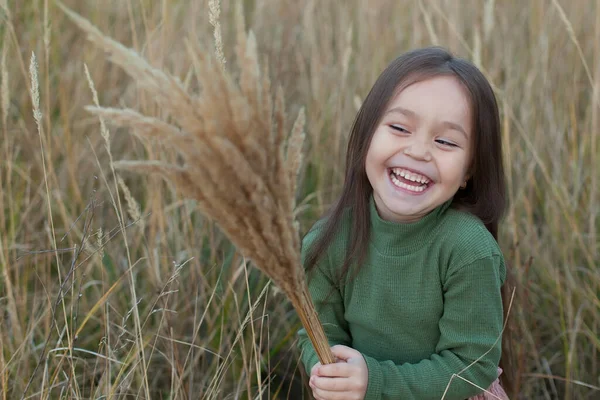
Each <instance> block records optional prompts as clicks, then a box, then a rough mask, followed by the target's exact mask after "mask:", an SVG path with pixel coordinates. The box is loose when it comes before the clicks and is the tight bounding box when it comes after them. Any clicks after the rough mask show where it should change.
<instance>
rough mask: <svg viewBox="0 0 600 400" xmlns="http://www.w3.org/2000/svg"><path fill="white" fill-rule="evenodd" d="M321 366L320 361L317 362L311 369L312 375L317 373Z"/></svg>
mask: <svg viewBox="0 0 600 400" xmlns="http://www.w3.org/2000/svg"><path fill="white" fill-rule="evenodd" d="M320 366H321V363H320V362H318V363H316V364H315V365H314V366H313V367H312V368H311V370H310V376H313V375H317V371H318V370H319V367H320Z"/></svg>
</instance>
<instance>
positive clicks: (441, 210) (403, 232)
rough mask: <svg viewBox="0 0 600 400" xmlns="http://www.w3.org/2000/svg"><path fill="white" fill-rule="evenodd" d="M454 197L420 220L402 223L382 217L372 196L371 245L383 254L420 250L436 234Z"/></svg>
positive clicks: (392, 254)
mask: <svg viewBox="0 0 600 400" xmlns="http://www.w3.org/2000/svg"><path fill="white" fill-rule="evenodd" d="M451 203H452V199H450V200H448V201H446V202H445V203H443V204H441V205H440V206H438V207H437V208H435V209H434V210H433V211H431V212H430V213H429V214H427V215H425V216H424V217H423V218H421V219H420V220H418V221H415V222H409V223H400V222H392V221H386V220H384V219H382V218H381V216H380V215H379V213H378V212H377V208H376V206H375V200H374V198H373V196H371V198H370V201H369V209H370V218H371V240H370V242H371V246H372V247H374V248H375V250H377V252H379V253H380V254H382V255H389V256H395V255H403V254H408V253H411V252H414V251H417V250H419V249H420V248H422V247H423V246H425V245H427V244H429V243H430V242H431V240H432V239H433V238H434V237H435V236H436V235H435V232H436V231H437V230H438V228H439V226H440V224H439V222H440V220H441V218H442V216H443V215H444V214H445V212H446V210H447V209H448V208H449V207H450V204H451Z"/></svg>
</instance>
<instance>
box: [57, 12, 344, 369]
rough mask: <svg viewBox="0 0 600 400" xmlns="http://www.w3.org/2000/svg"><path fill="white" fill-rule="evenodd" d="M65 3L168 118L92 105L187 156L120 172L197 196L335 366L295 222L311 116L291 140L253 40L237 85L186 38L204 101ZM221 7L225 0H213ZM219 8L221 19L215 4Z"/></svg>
mask: <svg viewBox="0 0 600 400" xmlns="http://www.w3.org/2000/svg"><path fill="white" fill-rule="evenodd" d="M213 3H214V2H213ZM59 4H60V3H59ZM60 6H61V7H62V8H63V10H64V11H65V13H66V14H67V15H68V16H69V17H71V19H72V20H73V21H74V22H75V23H76V24H77V25H78V26H79V27H80V28H81V29H82V30H84V31H85V33H86V34H87V36H88V39H89V40H90V41H91V42H93V43H94V44H95V45H97V46H99V47H101V48H102V49H103V50H104V51H105V52H106V53H107V54H108V56H109V58H110V60H111V61H112V62H113V63H115V64H117V65H119V66H120V67H121V68H123V70H125V71H126V72H127V73H128V74H129V75H130V76H131V77H133V78H134V79H135V80H136V81H137V83H138V85H139V86H140V87H141V88H143V89H145V90H146V91H147V92H148V93H149V94H150V95H151V96H152V97H153V98H154V99H155V100H156V102H157V103H158V105H159V106H160V107H161V108H162V109H163V110H164V111H165V112H167V113H168V119H165V120H159V119H157V118H154V117H149V116H145V115H142V114H140V113H139V112H137V111H134V110H128V109H115V108H103V107H99V106H98V105H96V106H93V107H87V109H88V110H89V111H91V112H92V113H94V114H97V115H99V116H101V117H103V118H104V119H106V120H107V121H111V122H112V123H114V124H116V125H119V126H128V127H130V128H131V129H132V130H133V132H134V133H135V134H136V135H138V136H140V137H144V138H152V139H157V140H160V141H162V142H164V143H165V144H166V145H168V146H171V147H172V148H174V149H175V150H177V151H178V152H179V153H180V154H181V155H182V157H183V159H184V163H183V164H182V165H173V164H167V163H164V162H162V161H159V160H150V161H133V160H131V161H120V162H115V166H117V167H118V168H124V169H129V170H133V171H138V172H143V173H157V174H160V175H162V176H163V177H164V178H165V179H166V180H167V181H169V182H170V183H171V184H173V185H174V186H175V187H176V188H177V189H179V190H180V192H181V193H182V194H183V195H184V196H185V197H188V198H193V199H195V200H197V202H198V205H199V207H200V208H201V210H202V211H203V212H204V213H205V214H206V215H207V216H209V217H210V218H211V219H213V220H214V221H216V222H217V223H218V224H219V226H220V227H221V229H222V230H223V232H224V233H225V234H226V235H227V236H228V237H229V238H230V240H231V241H232V242H233V243H234V244H235V245H236V246H237V248H238V249H239V250H240V251H241V252H242V253H243V254H244V255H245V256H246V257H248V258H250V259H251V260H252V261H253V262H254V264H255V265H256V266H257V267H259V268H260V269H261V270H262V271H263V272H264V273H266V274H267V275H268V276H269V277H270V278H271V279H272V280H273V282H274V283H275V284H276V285H277V286H279V287H280V288H281V289H282V290H283V292H284V293H285V294H286V295H287V296H288V298H289V300H290V301H291V303H292V304H293V306H294V307H295V309H296V310H297V312H298V314H299V316H300V319H301V321H302V323H303V325H304V327H305V328H306V330H307V332H308V334H309V336H310V338H311V340H312V342H313V345H314V346H315V348H316V350H317V353H318V355H319V358H320V361H321V362H322V363H324V364H325V363H331V362H334V358H333V356H332V355H331V352H330V350H329V344H328V341H327V338H326V337H325V334H324V332H323V329H322V326H321V324H320V322H319V320H318V317H317V314H316V312H315V309H314V306H313V304H312V301H311V298H310V294H309V292H308V288H307V285H306V279H305V273H304V269H303V268H302V266H301V263H300V237H299V232H298V224H297V222H296V221H295V218H294V209H295V206H296V205H295V191H296V185H297V174H298V170H299V168H300V166H301V164H302V146H303V143H304V124H305V116H304V110H303V109H302V110H300V112H299V114H298V116H297V118H296V122H295V123H294V125H293V128H292V130H291V133H290V134H289V135H288V134H287V132H286V127H285V121H286V110H285V103H284V96H283V92H282V90H281V88H278V90H277V91H276V93H277V94H276V96H275V99H274V101H273V99H272V94H271V82H270V80H269V77H268V72H267V71H266V70H264V69H261V67H260V65H259V62H258V55H257V45H256V39H255V37H254V35H253V34H252V33H251V32H250V33H249V34H246V32H245V30H243V31H241V32H240V31H239V30H238V32H237V46H236V56H237V63H238V67H239V79H238V80H237V81H236V80H234V78H233V76H232V74H231V73H230V72H229V71H228V70H226V69H225V68H224V62H223V61H224V60H219V59H217V57H216V56H214V55H213V54H212V52H210V51H204V50H203V49H200V48H199V47H198V45H197V44H195V43H189V42H187V43H186V45H187V51H188V54H189V56H190V58H191V60H192V63H193V67H194V71H195V77H196V79H197V80H198V82H199V84H200V87H201V92H200V93H199V94H198V95H191V94H189V93H187V91H186V90H185V89H184V87H183V85H182V83H181V82H180V80H179V79H178V78H176V77H173V76H171V75H170V74H168V73H165V72H164V71H162V70H159V69H157V68H154V67H153V66H151V65H150V64H149V63H148V62H147V61H146V60H145V59H143V58H142V57H141V56H140V55H138V54H137V53H136V52H134V51H133V50H131V49H128V48H126V47H124V46H123V45H121V44H120V43H118V42H116V41H114V40H112V39H110V38H108V37H106V36H104V35H103V34H102V33H101V32H100V31H99V30H98V29H96V28H95V27H94V26H93V25H91V24H90V23H89V22H88V21H87V20H85V19H84V18H82V17H81V16H79V15H77V14H75V13H74V12H72V11H70V10H69V9H67V8H66V7H64V6H62V5H60ZM216 6H218V3H214V4H213V7H216ZM211 11H212V12H213V14H217V13H216V11H217V9H216V8H214V9H213V10H211ZM237 12H238V15H237V21H238V23H237V26H238V29H239V28H240V27H242V29H243V16H241V15H240V13H241V11H240V9H239V8H238V11H237ZM213 16H214V15H213ZM216 17H218V14H217V15H216ZM216 17H215V18H216ZM215 23H216V22H215ZM216 30H217V26H215V32H216ZM218 47H219V46H218V45H217V48H218ZM167 121H168V122H167Z"/></svg>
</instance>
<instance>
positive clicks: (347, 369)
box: [316, 362, 352, 378]
mask: <svg viewBox="0 0 600 400" xmlns="http://www.w3.org/2000/svg"><path fill="white" fill-rule="evenodd" d="M351 371H352V366H351V365H349V364H346V363H345V362H340V363H335V364H327V365H321V366H320V367H319V369H318V370H317V371H316V372H317V376H326V377H330V378H347V377H349V376H350V373H351Z"/></svg>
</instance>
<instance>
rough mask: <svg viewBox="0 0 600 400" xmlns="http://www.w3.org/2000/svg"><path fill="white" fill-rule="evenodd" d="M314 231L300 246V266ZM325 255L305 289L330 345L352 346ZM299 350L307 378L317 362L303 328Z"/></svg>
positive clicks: (337, 291) (299, 334)
mask: <svg viewBox="0 0 600 400" xmlns="http://www.w3.org/2000/svg"><path fill="white" fill-rule="evenodd" d="M316 235H317V233H316V231H311V232H309V234H308V235H306V237H305V238H304V240H303V243H302V262H303V263H305V260H306V253H307V252H308V249H309V248H310V246H311V245H312V242H313V241H314V240H315V239H316ZM331 267H332V266H331V265H330V261H329V257H328V255H325V256H324V257H323V259H322V260H321V262H319V263H318V264H317V265H316V266H315V268H314V269H313V270H312V271H310V272H309V273H308V275H309V281H308V288H309V292H310V295H311V297H312V300H313V303H314V305H315V308H316V310H317V313H318V315H319V320H320V321H321V324H322V325H323V329H324V331H325V335H326V336H327V339H328V340H329V345H330V346H334V345H336V344H343V345H346V346H349V345H350V343H351V338H350V334H349V333H348V326H347V323H346V320H345V319H344V303H343V298H342V294H341V293H340V290H339V285H336V284H335V280H334V277H333V276H332V275H333V274H332V273H331V271H332V268H331ZM298 336H299V341H298V347H299V348H300V351H301V353H302V354H301V360H302V363H303V364H304V367H305V369H306V372H307V373H308V374H310V370H311V369H312V367H313V366H314V365H315V364H316V363H317V362H319V359H318V357H317V353H316V351H315V348H314V346H313V345H312V343H311V341H310V339H309V337H308V334H307V333H306V330H305V329H304V328H302V329H300V331H299V332H298Z"/></svg>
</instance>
